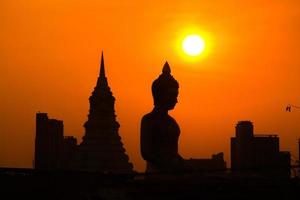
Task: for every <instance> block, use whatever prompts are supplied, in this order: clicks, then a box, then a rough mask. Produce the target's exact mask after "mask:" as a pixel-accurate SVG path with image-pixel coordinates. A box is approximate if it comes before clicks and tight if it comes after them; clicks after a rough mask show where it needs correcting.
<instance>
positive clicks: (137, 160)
mask: <svg viewBox="0 0 300 200" xmlns="http://www.w3.org/2000/svg"><path fill="white" fill-rule="evenodd" d="M195 27H196V28H197V29H198V30H199V31H200V32H204V33H205V34H206V35H207V36H208V37H209V39H208V40H207V41H206V42H207V44H208V45H209V52H207V53H206V55H205V56H203V57H201V58H200V59H198V60H193V61H191V60H189V59H188V58H186V56H183V54H182V51H181V50H179V48H178V40H180V38H182V37H184V36H185V35H184V33H185V32H188V31H189V30H192V29H194V28H195ZM0 28H1V31H0V70H1V77H0V95H1V101H0V166H1V167H32V160H33V154H34V138H35V113H36V112H38V111H41V112H47V113H48V115H49V117H50V118H57V119H61V120H63V121H64V126H65V135H74V136H76V137H77V138H78V140H79V142H80V141H81V138H82V136H83V134H84V129H83V123H84V122H85V121H86V120H87V114H88V108H89V103H88V98H89V96H90V95H91V92H92V90H93V88H94V86H95V84H96V80H97V77H98V73H99V62H100V55H101V51H102V50H104V56H105V66H106V73H107V76H108V81H109V85H110V87H111V89H112V92H113V94H114V96H115V97H116V105H115V109H116V114H117V120H118V121H119V122H120V124H121V127H120V131H119V132H120V135H121V137H122V141H123V143H124V145H125V148H126V150H127V153H128V154H129V157H130V161H131V162H133V163H134V166H135V169H136V170H138V171H143V170H144V166H145V164H144V161H143V160H142V158H141V155H140V153H139V128H140V119H141V117H142V115H144V114H145V113H147V112H149V111H150V110H151V109H152V104H153V103H152V96H151V90H150V88H151V83H152V81H153V80H154V79H156V78H157V77H158V75H159V74H160V73H161V68H162V66H163V64H164V62H165V61H166V60H168V62H169V64H170V66H171V69H172V74H173V75H174V77H175V78H176V79H177V80H178V81H179V83H180V91H179V92H180V93H179V103H178V104H177V106H176V108H175V110H173V111H171V112H170V114H171V115H172V116H174V117H175V118H176V120H177V122H178V123H179V125H180V127H181V136H180V141H179V143H180V144H179V147H180V153H181V154H182V155H183V156H184V157H185V158H191V157H193V158H201V157H210V156H211V154H213V153H217V152H221V151H222V152H224V153H225V159H226V161H227V163H229V161H230V156H229V152H230V151H229V150H230V137H232V136H234V126H235V124H236V123H237V121H238V120H251V121H253V122H254V128H255V133H265V134H269V133H275V134H279V137H280V148H281V150H287V151H291V153H292V159H296V158H297V157H298V153H297V139H298V138H300V110H293V111H292V112H291V113H287V112H285V106H286V105H287V104H288V103H292V104H296V105H297V104H298V105H300V93H299V87H300V55H299V52H300V2H299V1H298V0H285V1H282V0H273V1H269V0H264V1H262V0H252V1H242V0H240V1H233V0H224V1H222V0H216V1H198V0H197V1H196V0H185V1H179V0H164V1H161V0H160V1H157V0H151V1H130V0H128V1H113V0H111V1H101V0H84V1H83V0H82V1H80V0H63V1H62V0H35V1H34V0H2V1H0Z"/></svg>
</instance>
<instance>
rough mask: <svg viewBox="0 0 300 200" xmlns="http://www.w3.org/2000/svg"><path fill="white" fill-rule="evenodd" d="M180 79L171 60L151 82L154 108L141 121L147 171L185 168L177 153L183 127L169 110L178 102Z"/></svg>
mask: <svg viewBox="0 0 300 200" xmlns="http://www.w3.org/2000/svg"><path fill="white" fill-rule="evenodd" d="M178 88H179V84H178V82H177V81H176V80H175V79H174V78H173V76H172V75H171V69H170V66H169V64H168V62H166V63H165V65H164V67H163V70H162V74H161V75H160V76H159V77H158V78H157V79H156V80H155V81H154V82H153V83H152V95H153V99H154V108H153V110H152V111H151V112H150V113H148V114H146V115H144V116H143V118H142V121H141V138H140V139H141V141H140V145H141V154H142V157H143V159H144V160H146V161H147V168H146V172H149V173H166V172H167V173H168V172H180V171H184V170H185V162H184V160H183V158H182V157H181V156H180V155H179V154H178V138H179V135H180V128H179V126H178V124H177V122H176V121H175V119H173V118H172V117H171V116H170V115H169V114H168V111H169V110H172V109H173V108H174V107H175V105H176V103H177V96H178Z"/></svg>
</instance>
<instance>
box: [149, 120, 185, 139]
mask: <svg viewBox="0 0 300 200" xmlns="http://www.w3.org/2000/svg"><path fill="white" fill-rule="evenodd" d="M153 132H154V135H153V141H154V142H155V143H156V144H161V145H177V143H178V138H179V135H180V129H179V126H178V124H177V123H176V122H175V121H173V120H162V121H160V122H158V123H156V125H155V126H154V130H153Z"/></svg>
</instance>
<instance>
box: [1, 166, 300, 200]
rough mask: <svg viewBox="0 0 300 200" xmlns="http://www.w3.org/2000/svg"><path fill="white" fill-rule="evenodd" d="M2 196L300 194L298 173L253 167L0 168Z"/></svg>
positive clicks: (145, 197)
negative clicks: (153, 170)
mask: <svg viewBox="0 0 300 200" xmlns="http://www.w3.org/2000/svg"><path fill="white" fill-rule="evenodd" d="M0 184H1V187H0V188H1V189H0V191H1V196H0V199H43V200H46V199H51V200H54V199H55V200H57V199H68V200H72V199H74V200H77V199H80V200H81V199H84V200H85V199H99V200H100V199H107V200H110V199H114V200H115V199H117V200H119V199H120V200H121V199H122V200H123V199H124V200H129V199H134V200H135V199H138V200H140V199H141V200H148V199H149V200H150V199H155V200H158V199H172V200H177V199H185V200H187V199H222V200H223V199H230V200H232V199H254V198H256V199H257V198H259V199H262V198H264V199H268V200H271V199H295V198H296V199H297V198H298V197H299V196H300V181H299V178H282V177H281V178H279V177H276V176H258V175H255V174H249V173H239V172H234V173H228V172H222V173H220V172H209V173H200V172H198V173H185V174H160V175H151V176H150V175H146V174H141V173H136V174H104V173H89V172H78V171H77V172H75V171H73V172H70V171H36V170H33V169H12V168H0Z"/></svg>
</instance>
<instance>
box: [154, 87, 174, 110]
mask: <svg viewBox="0 0 300 200" xmlns="http://www.w3.org/2000/svg"><path fill="white" fill-rule="evenodd" d="M177 97H178V88H169V89H167V90H166V92H165V93H164V95H163V96H162V98H161V100H160V101H159V104H158V105H159V107H161V108H164V109H166V110H172V109H174V107H175V105H176V103H177V102H178V101H177Z"/></svg>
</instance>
